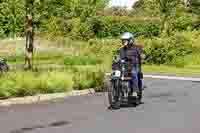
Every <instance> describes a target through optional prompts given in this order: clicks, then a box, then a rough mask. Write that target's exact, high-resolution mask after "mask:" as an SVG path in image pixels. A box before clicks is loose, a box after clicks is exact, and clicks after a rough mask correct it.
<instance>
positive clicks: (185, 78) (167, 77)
mask: <svg viewBox="0 0 200 133" xmlns="http://www.w3.org/2000/svg"><path fill="white" fill-rule="evenodd" d="M144 77H145V78H155V79H171V80H182V81H197V82H198V81H199V82H200V78H192V77H179V76H160V75H144Z"/></svg>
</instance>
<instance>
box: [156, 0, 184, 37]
mask: <svg viewBox="0 0 200 133" xmlns="http://www.w3.org/2000/svg"><path fill="white" fill-rule="evenodd" d="M156 2H157V3H158V5H159V10H160V19H161V32H162V33H165V34H167V35H170V23H171V21H173V19H175V17H174V16H175V15H176V10H177V6H178V5H179V4H180V3H181V0H156Z"/></svg>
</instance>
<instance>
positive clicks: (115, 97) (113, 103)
mask: <svg viewBox="0 0 200 133" xmlns="http://www.w3.org/2000/svg"><path fill="white" fill-rule="evenodd" d="M108 100H109V104H110V107H111V108H112V109H119V108H120V104H121V103H120V91H119V80H113V81H111V86H110V87H109V88H108Z"/></svg>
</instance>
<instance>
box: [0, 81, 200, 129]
mask: <svg viewBox="0 0 200 133" xmlns="http://www.w3.org/2000/svg"><path fill="white" fill-rule="evenodd" d="M146 85H147V86H148V88H146V90H145V96H144V100H143V102H144V104H142V105H140V106H138V107H136V108H134V107H123V108H121V109H120V110H115V111H111V110H108V109H107V104H108V103H107V100H106V96H105V94H103V93H100V94H96V95H89V96H81V97H69V98H66V99H59V100H56V101H51V102H42V103H39V104H32V105H15V106H12V107H0V133H190V132H191V133H199V132H200V125H199V123H200V96H199V95H200V83H199V82H191V81H173V80H159V79H153V80H152V79H146Z"/></svg>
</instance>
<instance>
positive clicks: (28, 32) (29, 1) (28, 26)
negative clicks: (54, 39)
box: [24, 0, 34, 69]
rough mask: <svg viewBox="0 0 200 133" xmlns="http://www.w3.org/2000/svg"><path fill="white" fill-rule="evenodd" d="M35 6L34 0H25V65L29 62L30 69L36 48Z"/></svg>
mask: <svg viewBox="0 0 200 133" xmlns="http://www.w3.org/2000/svg"><path fill="white" fill-rule="evenodd" d="M33 6H34V0H25V8H26V17H25V36H26V46H25V64H24V65H25V66H26V65H27V63H28V69H32V67H33V50H34V25H33V16H34V15H33Z"/></svg>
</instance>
